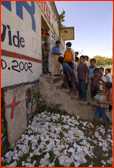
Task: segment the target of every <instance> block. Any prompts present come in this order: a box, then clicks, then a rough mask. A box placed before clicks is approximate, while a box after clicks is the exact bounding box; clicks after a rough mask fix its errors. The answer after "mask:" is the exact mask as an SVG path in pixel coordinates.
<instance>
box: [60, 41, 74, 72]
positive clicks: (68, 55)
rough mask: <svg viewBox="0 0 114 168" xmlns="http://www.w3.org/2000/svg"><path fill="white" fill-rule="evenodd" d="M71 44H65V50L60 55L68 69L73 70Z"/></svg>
mask: <svg viewBox="0 0 114 168" xmlns="http://www.w3.org/2000/svg"><path fill="white" fill-rule="evenodd" d="M71 46H72V43H71V42H68V43H66V49H65V50H64V51H63V53H62V57H63V58H64V61H65V62H67V63H68V64H69V65H70V67H71V68H72V69H73V63H75V51H74V50H73V49H72V48H71Z"/></svg>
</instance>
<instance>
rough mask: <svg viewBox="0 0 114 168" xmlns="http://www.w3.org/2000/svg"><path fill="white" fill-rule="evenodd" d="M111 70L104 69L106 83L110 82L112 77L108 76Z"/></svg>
mask: <svg viewBox="0 0 114 168" xmlns="http://www.w3.org/2000/svg"><path fill="white" fill-rule="evenodd" d="M110 72H111V70H110V69H105V74H106V75H105V78H106V82H112V75H111V74H110Z"/></svg>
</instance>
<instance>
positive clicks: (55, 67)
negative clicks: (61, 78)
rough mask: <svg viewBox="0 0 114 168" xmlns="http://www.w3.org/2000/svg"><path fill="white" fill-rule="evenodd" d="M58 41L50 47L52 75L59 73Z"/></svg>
mask: <svg viewBox="0 0 114 168" xmlns="http://www.w3.org/2000/svg"><path fill="white" fill-rule="evenodd" d="M60 43H61V42H60V41H56V46H54V47H53V48H52V54H53V55H54V75H55V76H58V75H59V74H60V63H59V62H58V58H59V56H60V55H62V54H61V53H60V48H59V46H60Z"/></svg>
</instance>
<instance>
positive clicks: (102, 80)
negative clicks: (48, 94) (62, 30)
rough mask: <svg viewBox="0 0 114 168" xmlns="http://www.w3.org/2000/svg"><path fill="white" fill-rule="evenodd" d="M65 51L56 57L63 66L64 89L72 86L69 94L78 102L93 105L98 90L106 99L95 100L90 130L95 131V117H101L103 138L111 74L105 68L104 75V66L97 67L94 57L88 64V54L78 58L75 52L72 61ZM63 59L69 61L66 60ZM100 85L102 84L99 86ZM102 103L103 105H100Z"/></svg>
mask: <svg viewBox="0 0 114 168" xmlns="http://www.w3.org/2000/svg"><path fill="white" fill-rule="evenodd" d="M67 50H68V51H67ZM66 51H67V52H69V53H70V52H71V51H70V48H69V47H68V49H67V48H66ZM67 52H65V51H64V56H60V57H59V58H58V61H59V63H60V64H61V65H62V67H63V69H62V71H63V73H64V77H63V81H64V85H65V88H64V89H65V90H70V87H71V86H72V88H73V92H74V94H73V95H72V96H71V98H78V101H79V102H80V103H84V104H85V103H88V105H95V104H94V101H95V97H96V95H97V94H98V93H99V92H101V93H102V94H103V95H104V96H105V97H106V100H105V101H104V102H102V101H100V100H98V99H97V100H96V102H97V104H98V107H97V109H96V112H95V115H94V129H93V130H91V131H96V123H97V119H99V118H101V117H103V121H104V123H105V134H104V136H103V139H106V138H107V130H108V122H110V121H109V118H108V117H107V115H106V114H105V110H106V109H109V105H111V104H112V93H111V88H112V76H111V74H110V69H106V70H105V75H104V74H103V73H104V68H102V67H101V68H97V67H96V66H95V64H96V60H95V59H91V60H90V65H89V62H88V56H84V55H82V56H81V57H80V60H79V59H78V57H77V54H76V55H75V62H73V58H72V60H70V59H68V56H69V57H71V56H70V54H69V53H67ZM71 53H72V52H71ZM76 53H77V52H76ZM65 54H66V55H65ZM65 57H66V59H65ZM65 60H70V61H69V62H67V61H65ZM79 61H80V62H79ZM71 62H72V63H71ZM69 82H70V84H69ZM101 85H103V86H102V87H101ZM77 91H78V97H77ZM103 104H104V105H105V106H101V105H103Z"/></svg>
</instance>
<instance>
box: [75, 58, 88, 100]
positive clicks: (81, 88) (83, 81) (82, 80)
mask: <svg viewBox="0 0 114 168" xmlns="http://www.w3.org/2000/svg"><path fill="white" fill-rule="evenodd" d="M84 62H85V56H84V55H82V56H81V57H80V64H79V65H78V68H77V78H76V81H78V93H79V101H80V102H82V103H84V102H85V101H86V90H87V79H88V73H89V70H88V68H87V65H86V64H84Z"/></svg>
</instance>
